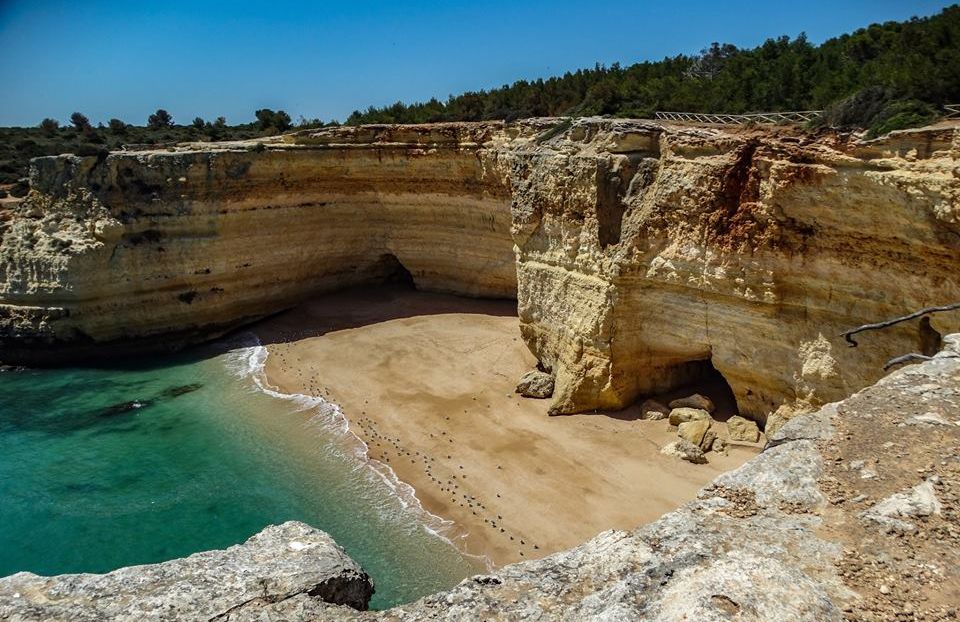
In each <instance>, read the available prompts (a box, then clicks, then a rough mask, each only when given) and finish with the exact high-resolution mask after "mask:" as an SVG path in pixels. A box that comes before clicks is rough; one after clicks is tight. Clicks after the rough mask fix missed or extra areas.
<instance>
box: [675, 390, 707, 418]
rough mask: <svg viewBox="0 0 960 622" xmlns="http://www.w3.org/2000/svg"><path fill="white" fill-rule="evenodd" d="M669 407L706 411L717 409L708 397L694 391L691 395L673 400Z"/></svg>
mask: <svg viewBox="0 0 960 622" xmlns="http://www.w3.org/2000/svg"><path fill="white" fill-rule="evenodd" d="M670 408H699V409H700V410H705V411H707V412H708V413H712V412H713V411H714V410H716V409H717V407H716V406H714V404H713V401H712V400H711V399H710V398H709V397H707V396H705V395H700V394H699V393H694V394H693V395H688V396H687V397H681V398H678V399H675V400H673V401H672V402H670Z"/></svg>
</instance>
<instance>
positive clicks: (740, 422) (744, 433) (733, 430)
mask: <svg viewBox="0 0 960 622" xmlns="http://www.w3.org/2000/svg"><path fill="white" fill-rule="evenodd" d="M727 432H728V433H729V435H730V440H731V441H746V442H747V443H756V442H757V441H759V440H760V428H758V427H757V423H756V422H755V421H751V420H749V419H744V418H743V417H740V416H738V415H734V416H732V417H730V418H729V419H727Z"/></svg>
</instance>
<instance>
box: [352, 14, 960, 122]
mask: <svg viewBox="0 0 960 622" xmlns="http://www.w3.org/2000/svg"><path fill="white" fill-rule="evenodd" d="M955 102H960V5H953V6H950V7H948V8H946V9H944V10H943V11H942V12H941V13H939V14H937V15H935V16H932V17H928V18H913V19H910V20H908V21H904V22H887V23H884V24H873V25H871V26H868V27H867V28H863V29H860V30H857V31H856V32H854V33H851V34H845V35H842V36H839V37H836V38H833V39H829V40H827V41H825V42H823V43H822V44H820V45H813V44H811V43H810V42H809V41H808V40H807V38H806V36H805V35H803V34H801V35H800V36H798V37H796V38H790V37H787V36H782V37H779V38H775V39H768V40H767V41H765V42H764V43H763V44H762V45H759V46H757V47H755V48H750V49H746V48H738V47H736V46H734V45H730V44H723V45H721V44H719V43H714V44H712V45H711V46H710V47H708V48H706V49H704V50H702V51H701V52H700V53H699V54H695V55H683V54H681V55H678V56H674V57H668V58H664V59H663V60H660V61H652V62H642V63H636V64H633V65H630V66H628V67H622V66H620V65H619V64H616V63H615V64H613V65H612V66H610V67H605V66H602V65H596V66H595V67H594V68H593V69H581V70H578V71H573V72H567V73H565V74H563V75H562V76H557V77H552V78H548V79H538V80H532V81H528V80H519V81H517V82H514V83H513V84H509V85H504V86H502V87H500V88H495V89H492V90H489V91H472V92H467V93H463V94H461V95H451V96H450V97H449V98H448V99H447V100H446V101H440V100H437V99H431V100H429V101H426V102H418V103H412V104H405V103H403V102H397V103H395V104H392V105H389V106H383V107H375V106H371V107H369V108H367V109H366V110H362V111H361V110H357V111H354V112H353V114H351V115H350V117H349V118H348V119H347V124H350V125H357V124H363V123H426V122H436V121H480V120H491V119H505V120H513V119H520V118H528V117H540V116H586V115H613V116H618V117H638V118H650V117H652V116H653V115H654V112H655V111H657V110H664V111H683V112H715V113H732V114H739V113H747V112H775V111H787V110H821V109H827V110H828V114H827V115H826V119H825V122H826V123H830V124H832V125H839V126H845V127H863V128H867V127H874V126H877V124H878V123H886V125H885V126H884V127H875V131H879V130H882V129H887V128H890V127H893V126H896V125H903V124H905V123H906V124H909V123H922V122H925V121H926V120H929V119H930V118H932V117H934V116H936V114H937V112H938V109H939V107H940V106H941V105H942V104H945V103H955ZM864 104H868V105H869V107H870V113H869V114H860V115H858V114H856V110H857V108H858V107H862V106H863V105H864ZM895 117H896V118H895ZM891 119H893V120H894V122H893V123H890V120H891Z"/></svg>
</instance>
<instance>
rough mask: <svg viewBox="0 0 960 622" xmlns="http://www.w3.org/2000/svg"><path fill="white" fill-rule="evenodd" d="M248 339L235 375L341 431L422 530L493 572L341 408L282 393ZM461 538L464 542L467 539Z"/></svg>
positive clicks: (259, 349)
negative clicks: (376, 455)
mask: <svg viewBox="0 0 960 622" xmlns="http://www.w3.org/2000/svg"><path fill="white" fill-rule="evenodd" d="M245 335H249V339H250V340H252V341H255V343H251V344H249V345H246V344H242V345H239V346H234V349H232V350H231V351H230V352H229V354H232V353H237V352H239V351H244V352H243V354H238V358H239V359H241V360H242V361H243V362H244V368H243V369H234V368H233V367H232V364H233V363H235V362H236V361H229V362H228V368H229V369H230V371H231V372H233V373H235V374H236V375H237V376H239V377H241V378H248V379H250V380H251V381H252V382H253V384H254V385H255V386H256V388H257V390H258V391H261V392H263V393H264V394H266V395H269V396H270V397H273V398H276V399H280V400H287V401H292V402H295V403H299V404H301V405H302V410H303V411H314V412H313V413H312V414H311V415H310V418H309V420H308V424H313V423H314V422H316V425H318V426H323V427H328V428H329V426H331V424H332V425H334V426H336V427H338V428H339V429H338V430H337V432H338V433H340V434H341V435H342V440H343V441H344V446H343V449H344V450H345V451H346V452H347V453H348V454H351V455H352V456H353V457H354V458H355V459H356V460H358V461H359V462H361V463H362V465H363V466H366V467H367V468H369V469H370V470H371V471H373V472H374V473H375V474H376V476H377V477H378V478H379V479H380V480H381V481H382V482H383V484H384V485H385V486H386V487H387V488H388V489H389V491H390V494H391V495H392V496H393V497H394V498H395V499H396V500H397V501H398V502H399V503H400V505H401V506H403V507H404V508H405V509H410V510H412V511H413V513H414V514H416V515H417V516H418V519H419V520H420V526H421V527H423V529H424V530H426V531H427V532H428V533H429V534H430V535H432V536H434V537H437V538H440V539H442V540H444V541H446V542H448V543H450V544H451V545H452V546H454V547H456V548H457V549H458V550H460V551H461V552H462V553H463V554H464V555H465V556H467V557H472V558H475V559H477V561H479V562H480V563H482V564H484V566H486V568H487V569H488V570H490V569H492V568H493V562H492V561H491V560H490V559H489V558H488V557H486V556H480V555H471V554H468V553H466V552H465V551H463V547H461V546H459V545H458V543H457V542H456V541H455V540H454V539H452V538H450V537H448V532H450V531H452V530H453V529H455V528H456V524H455V523H454V522H453V521H451V520H448V519H445V518H443V517H442V516H439V515H437V514H434V513H432V512H430V511H429V510H428V509H427V508H425V507H424V505H423V503H422V502H421V501H420V498H419V497H417V492H416V489H415V488H414V487H413V486H411V485H410V484H408V483H407V482H405V481H403V480H402V479H400V477H399V476H398V475H397V473H396V472H395V471H394V470H393V469H392V468H390V465H389V464H386V463H383V462H380V461H379V460H375V459H373V458H371V457H370V448H369V446H368V445H367V443H366V442H365V441H364V440H363V438H361V437H360V436H359V435H357V434H356V432H355V431H354V429H353V428H352V427H351V425H350V421H349V419H348V418H347V416H346V415H345V414H344V413H343V409H342V408H341V407H340V405H339V404H337V403H335V402H332V401H330V400H327V399H325V398H324V397H322V396H319V395H308V394H306V393H302V392H286V391H284V390H282V389H281V387H279V386H277V385H274V384H272V383H271V382H270V378H269V377H268V375H267V371H266V369H267V366H266V363H267V360H268V359H269V357H270V352H269V349H268V348H267V347H266V346H264V345H263V343H262V342H261V341H260V338H259V337H258V336H257V335H256V334H255V333H253V332H250V331H247V332H246V333H245ZM240 339H241V341H243V340H244V338H243V337H241V338H240ZM261 355H262V356H261ZM347 444H350V445H351V446H349V447H348V446H347ZM460 537H461V538H462V537H463V535H461V536H460Z"/></svg>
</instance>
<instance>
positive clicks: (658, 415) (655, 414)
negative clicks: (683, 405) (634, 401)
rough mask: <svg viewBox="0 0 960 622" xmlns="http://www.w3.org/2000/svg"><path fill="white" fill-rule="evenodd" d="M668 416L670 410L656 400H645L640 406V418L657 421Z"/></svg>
mask: <svg viewBox="0 0 960 622" xmlns="http://www.w3.org/2000/svg"><path fill="white" fill-rule="evenodd" d="M669 416H670V409H669V408H667V407H666V406H664V405H663V404H661V403H660V402H658V401H657V400H647V401H645V402H644V403H643V404H642V405H641V406H640V418H641V419H649V420H651V421H658V420H660V419H666V418H667V417H669Z"/></svg>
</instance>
